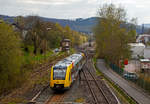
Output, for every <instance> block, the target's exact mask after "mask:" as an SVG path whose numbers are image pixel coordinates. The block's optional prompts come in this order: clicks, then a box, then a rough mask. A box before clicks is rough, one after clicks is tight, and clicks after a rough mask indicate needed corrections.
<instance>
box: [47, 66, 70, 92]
mask: <svg viewBox="0 0 150 104" xmlns="http://www.w3.org/2000/svg"><path fill="white" fill-rule="evenodd" d="M66 73H67V67H63V66H54V67H52V68H51V79H50V87H51V88H52V89H53V90H59V89H64V88H67V87H69V85H68V84H67V80H65V79H66Z"/></svg>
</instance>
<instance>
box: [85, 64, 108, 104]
mask: <svg viewBox="0 0 150 104" xmlns="http://www.w3.org/2000/svg"><path fill="white" fill-rule="evenodd" d="M83 75H84V76H85V80H86V82H87V85H88V87H89V89H90V92H91V94H92V97H93V99H94V103H95V104H100V103H102V104H110V103H109V100H108V99H107V97H106V96H105V94H104V92H103V90H102V89H101V87H99V84H98V82H97V80H96V78H95V77H94V76H93V74H92V73H91V72H90V71H89V70H88V69H87V68H86V67H85V68H84V70H83Z"/></svg>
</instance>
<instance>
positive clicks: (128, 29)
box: [93, 4, 136, 65]
mask: <svg viewBox="0 0 150 104" xmlns="http://www.w3.org/2000/svg"><path fill="white" fill-rule="evenodd" d="M98 16H99V17H98V20H97V21H98V24H97V26H95V28H94V29H93V30H94V35H95V39H96V54H97V57H99V58H104V59H106V60H108V61H110V62H112V63H115V64H117V65H118V63H119V60H124V59H126V58H130V57H131V51H130V47H129V46H128V43H130V42H135V39H136V31H135V23H136V19H132V20H131V21H130V22H129V21H127V16H126V11H125V10H124V9H123V8H121V7H116V6H115V5H113V4H109V5H108V4H104V5H103V6H101V7H100V8H99V9H98ZM129 23H130V24H129Z"/></svg>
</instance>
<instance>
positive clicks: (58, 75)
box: [53, 68, 66, 80]
mask: <svg viewBox="0 0 150 104" xmlns="http://www.w3.org/2000/svg"><path fill="white" fill-rule="evenodd" d="M65 76H66V68H53V80H65Z"/></svg>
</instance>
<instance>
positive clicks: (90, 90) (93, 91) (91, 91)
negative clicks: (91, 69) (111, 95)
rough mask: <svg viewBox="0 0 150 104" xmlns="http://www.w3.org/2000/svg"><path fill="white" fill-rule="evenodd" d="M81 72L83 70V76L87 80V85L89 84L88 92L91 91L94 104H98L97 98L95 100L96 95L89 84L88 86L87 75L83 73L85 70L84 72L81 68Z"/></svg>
mask: <svg viewBox="0 0 150 104" xmlns="http://www.w3.org/2000/svg"><path fill="white" fill-rule="evenodd" d="M82 72H83V74H84V76H85V79H86V82H87V84H88V86H89V88H90V92H91V93H92V96H93V98H94V100H95V102H96V104H99V103H98V100H97V97H96V96H95V94H94V91H93V90H92V88H91V86H90V83H89V81H88V80H87V75H86V74H85V72H84V71H83V70H82Z"/></svg>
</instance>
